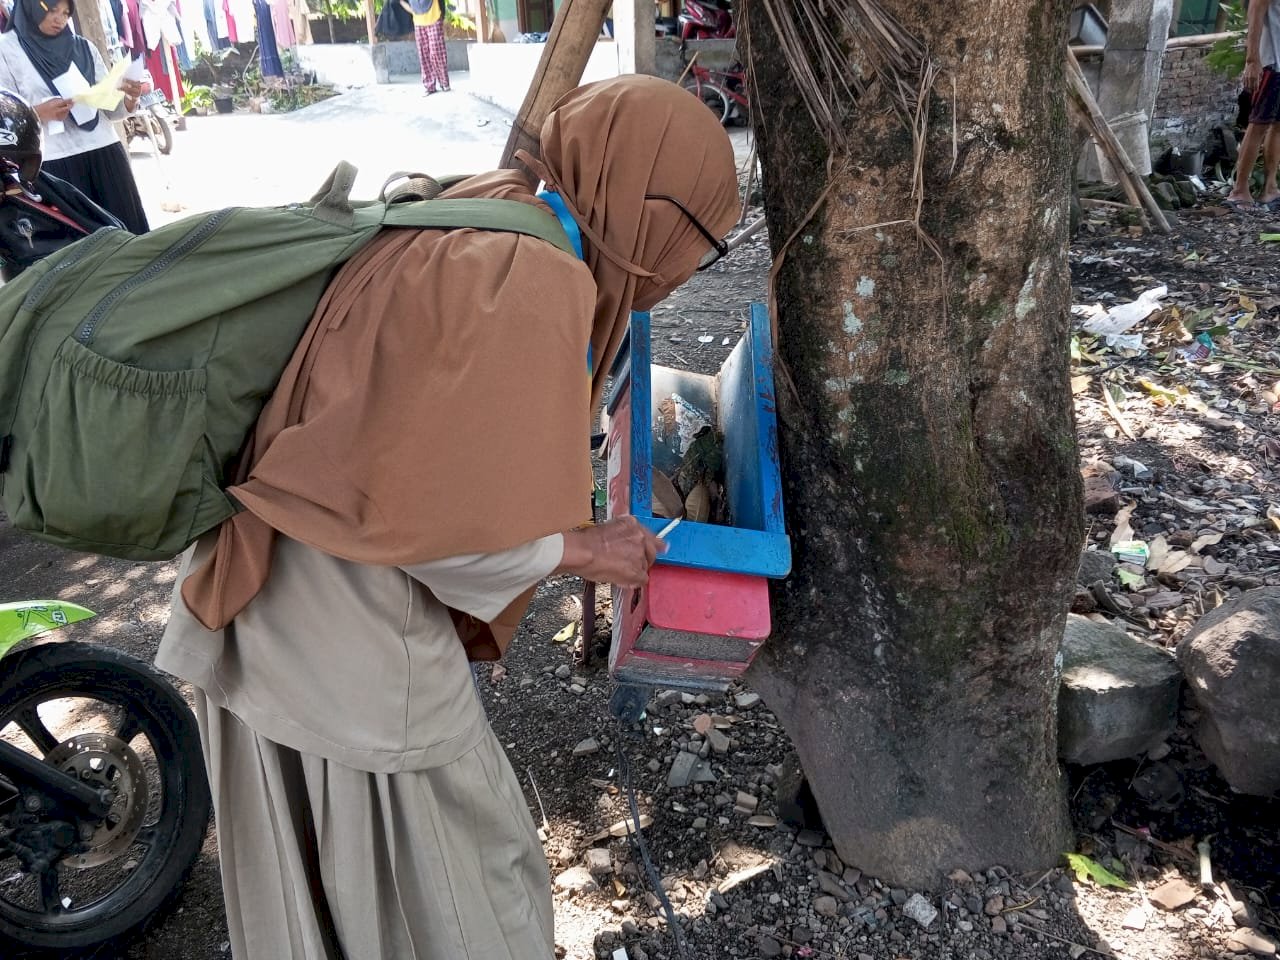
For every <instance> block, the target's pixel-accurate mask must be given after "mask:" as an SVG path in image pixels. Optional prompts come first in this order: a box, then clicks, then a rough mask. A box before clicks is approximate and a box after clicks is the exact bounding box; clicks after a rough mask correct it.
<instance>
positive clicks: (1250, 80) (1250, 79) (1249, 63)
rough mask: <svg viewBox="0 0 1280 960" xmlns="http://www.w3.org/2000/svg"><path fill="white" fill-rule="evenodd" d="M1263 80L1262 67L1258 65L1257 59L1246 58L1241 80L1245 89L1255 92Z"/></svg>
mask: <svg viewBox="0 0 1280 960" xmlns="http://www.w3.org/2000/svg"><path fill="white" fill-rule="evenodd" d="M1261 80H1262V68H1261V67H1260V66H1258V61H1257V60H1246V61H1245V62H1244V73H1243V74H1242V75H1241V77H1240V82H1241V83H1243V84H1244V88H1245V90H1247V91H1249V93H1253V92H1254V91H1255V90H1257V89H1258V83H1259V82H1260V81H1261Z"/></svg>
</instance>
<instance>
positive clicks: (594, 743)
mask: <svg viewBox="0 0 1280 960" xmlns="http://www.w3.org/2000/svg"><path fill="white" fill-rule="evenodd" d="M599 749H600V742H599V741H598V740H596V738H595V737H587V739H585V740H583V741H581V742H580V743H579V744H578V745H577V746H576V747H574V748H573V755H574V756H575V757H585V756H587V755H588V754H592V753H596V752H597V751H598V750H599Z"/></svg>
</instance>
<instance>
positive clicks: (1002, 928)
mask: <svg viewBox="0 0 1280 960" xmlns="http://www.w3.org/2000/svg"><path fill="white" fill-rule="evenodd" d="M1008 930H1009V925H1008V924H1007V923H1005V921H1004V917H992V918H991V932H992V933H1007V932H1008Z"/></svg>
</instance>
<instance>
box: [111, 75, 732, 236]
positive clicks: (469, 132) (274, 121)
mask: <svg viewBox="0 0 1280 960" xmlns="http://www.w3.org/2000/svg"><path fill="white" fill-rule="evenodd" d="M452 81H453V86H454V89H453V91H452V92H450V93H443V94H435V95H433V96H430V97H426V96H423V94H422V88H421V87H420V86H419V85H418V83H417V82H416V81H415V82H412V83H392V84H380V85H377V86H369V87H363V88H360V89H356V90H353V91H351V92H349V93H344V94H341V95H339V96H337V97H334V98H332V99H329V100H325V101H324V102H322V103H318V104H315V105H314V106H311V107H307V108H305V109H303V110H298V111H294V112H292V113H284V114H256V113H236V114H230V115H226V116H218V115H214V116H208V117H188V118H187V129H186V130H184V131H181V132H175V133H174V146H173V152H172V153H171V154H170V155H169V156H167V157H161V158H159V161H157V160H156V159H155V158H154V157H153V156H152V154H151V151H150V147H149V144H148V143H147V142H146V141H143V140H137V141H134V143H133V145H132V147H131V156H132V160H133V171H134V177H135V178H136V179H137V181H138V188H139V190H140V191H141V193H142V198H143V203H144V205H145V206H146V209H147V215H148V217H149V218H150V220H151V224H152V226H159V225H160V224H164V223H170V222H172V221H174V220H176V219H179V218H181V217H184V216H188V215H190V214H193V213H200V212H204V211H208V210H214V209H217V208H219V207H224V206H233V205H247V206H273V205H277V204H284V203H292V202H298V201H305V200H307V199H308V198H310V197H311V195H312V194H313V193H314V192H315V191H316V190H317V189H318V188H319V186H320V184H321V183H322V182H324V179H325V177H326V176H328V174H329V172H330V171H331V170H332V169H333V167H334V165H335V164H337V162H338V161H339V160H348V161H350V162H351V163H353V164H355V165H356V167H357V168H359V170H360V175H359V177H358V178H357V180H356V186H355V190H354V191H353V194H354V196H356V197H357V198H365V199H372V198H373V197H376V196H377V195H378V191H379V190H380V189H381V187H382V184H383V183H384V182H385V180H386V179H387V177H388V176H389V175H390V174H392V173H394V172H395V171H397V170H406V171H414V172H417V171H422V172H426V173H431V174H437V175H444V174H454V173H478V172H481V171H484V170H492V169H494V167H496V166H497V164H498V161H499V159H500V158H501V156H502V148H503V147H504V146H505V144H506V142H507V136H508V134H509V133H510V130H511V119H512V118H511V115H510V114H508V113H506V112H505V111H503V110H502V109H500V108H498V107H496V106H493V105H492V104H489V103H486V102H484V101H481V100H478V99H476V98H475V97H472V96H470V95H469V94H468V93H467V92H466V90H467V74H466V73H455V74H453V75H452ZM730 136H731V137H732V139H733V141H734V149H735V152H736V153H737V154H738V157H739V163H740V164H741V163H744V162H745V159H746V156H747V153H748V151H749V149H750V147H749V143H748V142H749V135H748V133H747V131H746V130H745V129H741V128H735V129H733V130H731V131H730Z"/></svg>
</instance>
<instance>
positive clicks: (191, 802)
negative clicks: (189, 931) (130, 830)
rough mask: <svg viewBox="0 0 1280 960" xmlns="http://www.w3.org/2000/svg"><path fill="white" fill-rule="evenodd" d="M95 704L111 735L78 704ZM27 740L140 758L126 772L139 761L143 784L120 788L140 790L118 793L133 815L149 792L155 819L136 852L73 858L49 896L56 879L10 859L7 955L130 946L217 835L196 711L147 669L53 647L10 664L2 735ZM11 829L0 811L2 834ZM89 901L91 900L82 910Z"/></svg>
mask: <svg viewBox="0 0 1280 960" xmlns="http://www.w3.org/2000/svg"><path fill="white" fill-rule="evenodd" d="M54 701H59V702H58V703H56V704H54V706H52V707H51V708H49V709H47V710H46V711H44V712H37V710H38V708H39V707H40V705H41V704H50V703H52V702H54ZM90 702H96V703H98V704H100V705H103V706H105V707H106V708H108V712H109V713H110V714H111V726H110V735H109V736H104V735H103V734H102V723H101V721H102V720H105V719H106V717H104V716H102V715H99V716H96V717H92V718H88V719H86V714H87V712H88V709H87V707H86V706H79V707H78V708H75V709H71V707H69V706H68V705H72V706H74V705H75V704H77V703H90ZM68 710H71V712H69V713H68V712H67V711H68ZM59 711H62V715H61V717H60V716H59ZM117 713H118V722H116V716H115V715H116V714H117ZM46 716H49V717H52V725H53V726H54V727H55V728H57V732H58V734H63V733H65V732H66V731H65V728H66V727H67V726H68V725H72V724H74V725H78V726H81V729H80V730H72V731H70V737H66V736H63V737H61V738H59V736H58V735H55V733H54V731H53V730H50V729H49V726H48V725H47V724H48V723H49V722H50V721H48V720H46ZM18 731H20V732H21V734H22V735H23V736H24V737H25V742H26V745H27V749H28V750H29V751H31V748H32V747H34V748H35V751H36V752H38V753H39V754H40V755H42V756H46V755H49V753H50V751H51V750H55V749H58V745H59V744H61V745H62V748H63V749H64V750H65V749H66V747H67V746H68V744H70V743H71V741H75V740H77V739H78V742H79V743H81V744H84V743H87V742H92V743H93V744H95V746H96V749H98V750H104V749H107V747H106V746H104V744H113V745H114V747H113V749H115V750H117V751H118V752H119V753H121V754H131V755H132V756H131V757H126V758H122V759H121V765H122V766H127V765H128V763H129V762H130V761H132V762H133V763H134V764H135V766H133V767H131V768H129V769H132V770H134V771H135V772H138V773H142V774H144V776H143V777H142V778H141V780H140V782H136V783H135V781H134V779H133V778H132V777H129V778H127V779H121V780H118V781H116V782H118V783H125V784H133V785H134V786H137V787H140V788H141V790H128V789H124V790H118V791H117V792H118V793H126V792H127V793H128V796H127V797H125V803H126V810H127V811H129V813H128V814H127V815H128V816H133V815H135V814H136V809H137V808H135V807H133V806H132V803H133V801H134V798H135V797H137V798H142V797H143V796H144V795H143V794H142V792H141V791H142V790H145V791H146V793H145V799H144V800H141V801H140V802H142V803H144V804H145V809H144V810H143V812H142V814H141V815H140V816H139V817H138V819H137V821H136V823H137V833H136V835H128V836H127V838H125V839H120V840H119V841H117V842H118V843H120V844H125V843H127V848H124V849H113V848H112V847H111V846H110V845H105V846H104V847H103V848H101V849H100V850H98V854H99V857H100V859H99V860H98V861H97V862H94V863H92V864H85V863H79V864H77V863H75V862H74V858H68V857H63V858H62V859H61V860H60V861H59V862H58V863H56V864H54V866H53V870H54V871H55V874H54V876H55V877H56V880H55V881H54V885H53V886H52V887H50V889H49V890H46V889H44V888H43V887H42V886H41V881H42V880H43V879H45V876H46V875H42V876H35V875H32V874H28V873H24V872H22V871H21V865H20V864H19V863H18V862H17V860H16V858H14V857H12V856H9V857H5V856H4V855H3V854H0V857H3V859H0V956H4V957H6V958H9V957H13V958H20V957H24V956H31V957H34V956H45V957H47V956H77V955H83V954H84V953H85V952H86V951H90V950H93V951H97V950H99V949H101V948H102V947H103V946H104V945H106V944H111V943H113V942H117V941H123V940H126V939H128V938H129V937H130V936H131V935H133V934H136V933H137V932H138V931H139V930H140V929H141V928H142V927H143V926H145V925H146V924H147V923H148V922H149V921H150V920H152V919H153V918H154V917H155V916H156V915H158V914H159V913H160V912H161V911H162V910H163V909H164V908H165V907H167V906H169V905H171V903H172V901H173V900H174V898H175V897H176V895H177V893H178V892H179V891H180V889H181V887H182V883H183V881H184V880H185V879H186V877H187V875H188V873H189V872H190V870H191V868H192V866H193V865H194V864H195V861H196V858H197V857H198V856H199V854H200V848H201V846H202V844H203V842H204V837H205V833H206V832H207V830H208V827H209V811H210V807H211V802H210V796H209V785H208V780H207V779H206V777H205V770H204V758H203V754H202V752H201V749H200V735H199V731H198V730H197V728H196V723H195V717H194V716H193V715H192V712H191V709H190V708H189V707H188V706H187V703H186V701H185V700H183V699H182V697H181V696H179V694H178V693H177V691H176V690H174V689H173V687H172V686H170V684H169V683H168V682H167V681H166V680H165V679H164V677H162V676H161V675H160V674H159V673H158V672H157V671H156V670H155V669H154V668H153V667H151V666H150V665H148V664H145V663H143V662H141V661H139V660H136V659H134V658H133V657H130V656H127V655H126V654H123V653H121V652H119V651H118V650H114V649H112V648H110V647H105V646H99V645H96V644H87V643H79V642H75V641H64V642H52V643H45V644H41V645H38V646H34V647H30V648H28V649H26V650H21V651H18V652H16V653H13V654H11V655H9V656H8V657H6V658H5V659H4V660H3V661H0V734H5V735H6V736H14V735H16V734H17V732H18ZM94 737H96V738H97V739H96V740H91V741H87V740H86V738H94ZM143 740H145V742H142V741H143ZM135 745H136V746H135ZM148 758H149V759H148ZM92 762H93V763H98V764H99V765H98V766H95V767H94V769H102V766H101V763H100V762H99V761H92ZM107 766H108V767H109V766H111V764H110V763H108V764H107ZM64 769H65V768H64ZM4 822H5V818H4V815H3V812H0V824H3V823H4ZM78 826H80V827H81V828H83V829H84V830H85V831H89V830H95V829H96V830H97V831H98V832H97V833H95V834H94V837H93V840H90V841H89V843H90V846H91V847H92V846H93V843H94V841H96V840H97V838H98V837H99V836H100V835H101V831H103V830H105V829H107V826H106V825H104V824H103V823H99V824H93V823H83V824H79V825H78ZM111 827H112V828H114V827H115V825H114V824H112V825H111ZM140 847H141V848H142V849H139V848H140ZM69 859H70V860H71V861H72V862H70V863H69V862H68V860H69ZM83 859H89V858H88V857H85V858H83ZM15 869H17V870H18V873H16V874H15V873H14V870H15ZM117 877H118V878H119V879H117ZM103 881H104V883H100V882H103ZM95 884H98V885H100V886H101V885H105V886H107V887H109V889H107V890H106V891H105V892H102V893H100V894H99V893H98V891H97V889H93V890H90V888H91V887H94V886H95ZM24 888H25V890H24ZM33 888H34V889H33ZM78 896H83V897H84V901H83V904H81V903H80V902H77V900H76V897H78ZM51 897H52V901H53V902H52V903H50V899H51ZM73 904H74V906H73ZM95 955H96V953H95Z"/></svg>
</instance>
